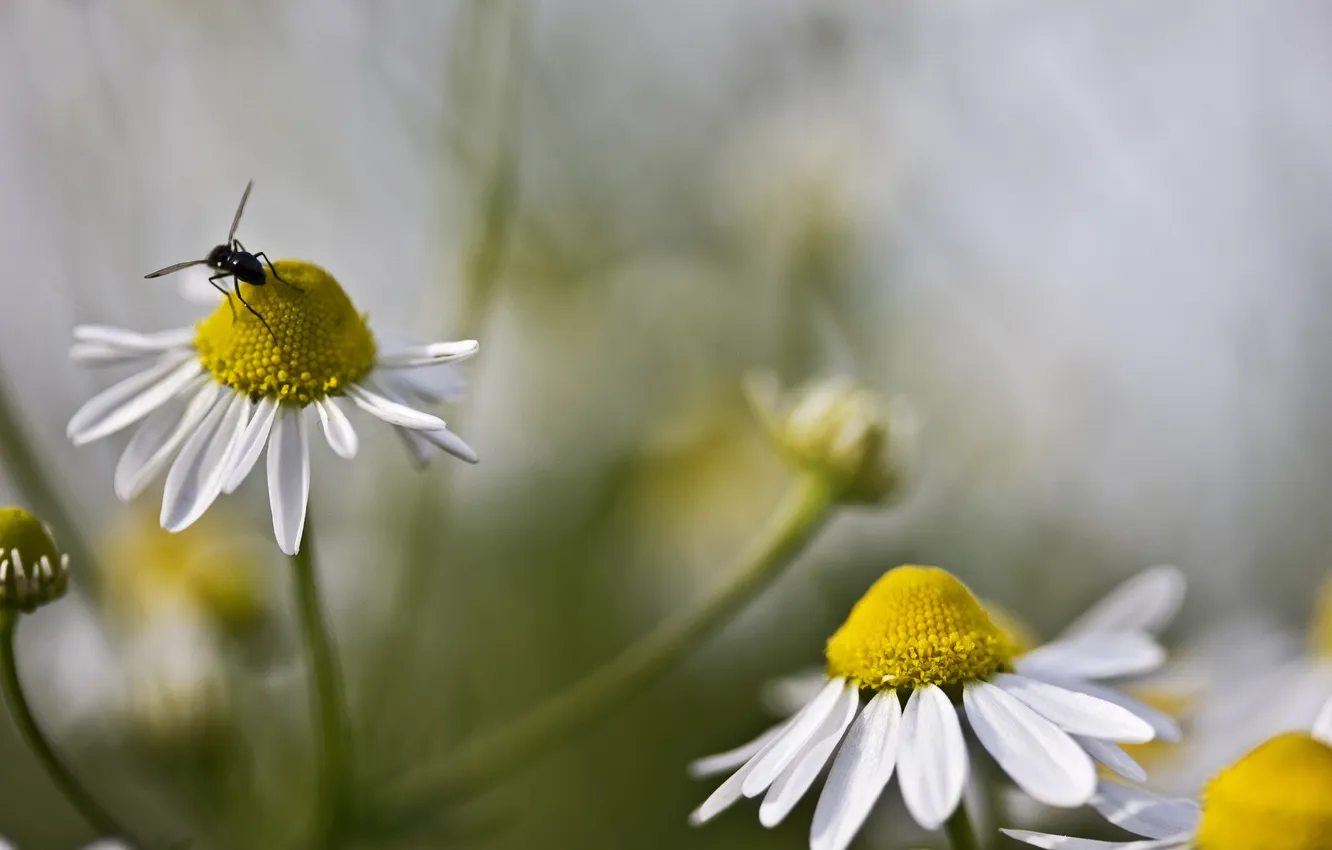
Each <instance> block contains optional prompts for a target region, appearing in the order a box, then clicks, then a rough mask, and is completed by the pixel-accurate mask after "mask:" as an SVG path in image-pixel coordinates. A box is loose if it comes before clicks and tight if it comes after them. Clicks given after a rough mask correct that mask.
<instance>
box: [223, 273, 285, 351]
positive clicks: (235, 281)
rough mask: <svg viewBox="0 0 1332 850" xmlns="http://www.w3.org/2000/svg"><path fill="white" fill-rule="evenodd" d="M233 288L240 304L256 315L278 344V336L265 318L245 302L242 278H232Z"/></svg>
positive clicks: (233, 276)
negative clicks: (242, 292) (241, 285)
mask: <svg viewBox="0 0 1332 850" xmlns="http://www.w3.org/2000/svg"><path fill="white" fill-rule="evenodd" d="M231 288H232V290H233V291H234V292H235V293H236V297H237V298H239V299H240V303H242V304H244V305H245V309H246V310H249V311H250V312H251V313H253V314H254V317H255V318H256V319H258V320H259V323H260V324H261V325H263V326H264V330H266V331H268V335H269V336H271V337H272V338H273V341H274V342H277V334H275V333H273V329H272V328H270V327H269V326H268V322H266V321H264V317H263V316H261V315H259V311H258V310H256V309H254V308H253V307H251V306H250V302H248V301H246V300H245V296H244V295H241V293H240V278H238V277H236V276H235V275H232V276H231Z"/></svg>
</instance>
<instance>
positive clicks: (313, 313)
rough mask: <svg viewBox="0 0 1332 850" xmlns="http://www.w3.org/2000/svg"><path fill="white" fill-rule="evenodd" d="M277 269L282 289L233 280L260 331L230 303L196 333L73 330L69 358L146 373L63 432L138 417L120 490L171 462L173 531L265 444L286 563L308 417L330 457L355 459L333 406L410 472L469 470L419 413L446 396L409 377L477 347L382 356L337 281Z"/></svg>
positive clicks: (306, 463)
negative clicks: (444, 465) (453, 464)
mask: <svg viewBox="0 0 1332 850" xmlns="http://www.w3.org/2000/svg"><path fill="white" fill-rule="evenodd" d="M275 269H276V272H277V275H278V277H280V280H279V279H278V278H275V277H274V275H273V272H271V271H270V272H269V277H268V280H267V282H266V284H265V285H264V286H258V287H256V286H251V285H250V284H240V286H241V287H242V291H243V292H244V295H245V300H246V301H247V302H248V303H249V305H250V307H252V308H253V309H254V311H256V312H257V313H258V314H259V315H261V316H263V317H264V318H263V320H262V321H261V320H260V319H259V318H258V317H256V316H255V315H254V313H251V312H250V310H248V309H245V308H243V307H239V306H237V305H236V304H234V303H233V302H232V301H231V299H230V298H229V299H228V300H227V302H224V303H222V304H220V305H219V306H218V308H217V310H216V311H215V312H214V313H213V314H212V315H211V316H209V317H208V318H206V319H204V320H203V321H201V322H199V323H198V324H197V325H195V326H192V327H186V328H179V329H175V330H168V331H161V332H158V333H152V334H144V333H136V332H134V331H128V330H123V329H120V328H112V327H107V326H103V325H82V326H80V327H77V328H75V329H74V345H73V347H72V349H71V351H70V356H71V358H72V359H73V360H74V361H75V362H78V363H82V364H85V365H106V364H115V363H136V364H144V363H146V364H149V365H147V368H145V369H144V370H143V371H141V372H139V373H137V374H135V375H132V376H131V377H129V378H126V379H125V380H123V381H121V382H120V383H118V384H115V385H114V386H112V387H110V388H109V389H107V390H104V391H103V392H101V393H100V394H98V395H97V396H94V397H93V398H92V399H91V400H90V401H88V402H87V403H86V404H84V405H83V406H82V407H81V408H80V409H79V410H78V411H77V412H76V413H75V414H74V416H73V417H72V418H71V419H70V422H69V426H68V428H67V433H68V435H69V437H70V439H71V440H72V441H73V442H74V444H75V445H83V444H85V443H89V442H92V441H93V440H97V439H101V438H102V437H106V436H109V435H111V434H114V433H116V432H118V431H120V430H122V429H124V428H126V427H128V426H130V425H133V424H135V423H136V422H140V421H141V420H142V424H141V425H140V426H139V428H138V430H137V431H136V432H135V434H134V436H133V437H132V438H131V439H130V441H129V444H128V445H127V446H126V448H125V450H124V452H123V453H122V454H121V456H120V461H119V463H118V464H117V465H116V471H115V478H114V485H115V492H116V495H117V496H118V497H119V498H121V499H122V500H126V501H128V500H129V499H132V498H133V497H134V496H136V495H137V494H139V493H140V492H142V491H143V490H144V488H146V487H147V486H148V484H149V483H150V482H151V481H152V480H153V479H154V478H155V477H156V476H157V475H158V474H159V473H160V472H161V471H162V470H163V469H166V468H167V467H168V464H169V465H170V469H169V471H168V472H167V478H166V486H165V490H164V493H163V499H162V514H161V523H162V527H163V528H165V529H167V530H168V531H179V530H180V529H182V528H186V527H187V526H189V525H190V524H191V523H193V522H194V521H195V520H197V519H198V518H199V517H200V516H202V515H203V513H204V512H205V511H206V510H207V509H208V507H209V506H210V505H211V504H212V503H213V501H214V500H215V499H216V498H217V497H218V495H220V494H221V493H230V492H232V491H233V490H235V489H236V488H237V487H239V486H240V484H241V483H242V481H244V479H245V477H246V476H247V475H248V474H249V472H250V470H251V469H252V468H253V467H254V464H255V463H256V462H257V461H258V459H259V455H260V453H261V452H262V451H263V450H264V448H265V447H267V449H268V491H269V503H270V506H271V508H272V514H273V531H274V535H275V537H276V538H277V542H278V546H279V548H281V549H282V551H283V552H284V553H286V554H288V555H291V554H294V553H295V552H296V551H297V550H298V549H299V548H300V542H301V536H302V534H303V532H304V527H305V514H306V505H307V502H308V500H309V493H310V454H309V442H308V435H307V424H306V418H305V416H304V412H305V409H306V408H307V407H311V406H313V407H314V408H315V411H316V412H317V413H318V415H319V422H320V425H321V427H322V429H323V432H324V437H325V438H326V439H327V441H328V444H329V446H330V448H332V449H333V451H334V452H335V453H336V454H338V455H339V456H341V457H344V458H351V457H353V456H354V455H355V454H356V451H357V448H358V440H357V436H356V432H355V430H354V429H353V428H352V425H351V422H350V421H349V420H348V419H347V415H346V413H344V412H343V410H342V407H341V404H340V402H339V397H340V396H346V397H347V398H350V399H351V400H352V402H353V403H354V404H355V405H356V406H357V407H360V408H361V409H362V410H364V411H366V412H368V413H370V414H372V415H374V416H376V417H378V418H380V419H382V420H384V421H385V422H388V423H389V424H391V425H393V426H394V428H395V430H396V431H397V432H398V433H399V434H400V435H401V436H402V438H403V440H404V441H405V442H406V443H407V445H408V448H409V449H410V450H411V452H412V454H413V456H414V458H415V459H416V460H417V461H418V462H424V461H425V460H426V459H427V458H428V457H429V455H430V454H431V453H432V452H434V451H435V450H443V451H445V452H448V453H449V454H452V455H454V456H455V457H458V458H460V459H462V460H465V461H468V462H470V463H475V462H476V460H477V456H476V453H475V452H474V451H472V449H471V447H470V446H468V445H467V444H466V443H465V442H463V441H462V440H461V439H460V438H459V437H457V436H456V435H454V434H453V433H452V432H450V431H448V430H447V428H446V427H445V424H444V421H443V420H442V419H440V418H438V417H436V416H434V415H431V414H429V413H424V412H422V411H420V410H418V409H417V408H418V407H419V406H421V405H423V404H426V403H431V402H438V401H442V400H445V398H446V397H447V395H448V393H447V392H445V393H441V392H440V391H439V389H438V388H437V387H436V386H435V385H433V384H432V383H431V382H430V381H428V380H424V379H423V378H422V377H420V376H419V375H417V374H415V373H414V370H418V369H420V368H422V367H429V366H438V365H440V364H445V363H449V362H454V361H458V360H462V359H465V358H468V357H471V356H472V355H473V354H475V353H476V352H477V350H478V346H477V343H476V342H475V341H473V340H464V341H461V342H440V343H433V344H430V345H423V346H416V347H408V348H403V349H400V350H395V351H389V352H381V351H379V350H378V348H377V346H376V342H375V339H374V337H373V336H372V334H371V332H370V329H369V327H368V325H367V323H366V320H365V317H364V316H363V315H361V314H359V313H357V312H356V310H355V308H354V307H353V306H352V303H351V301H350V299H348V297H347V295H346V293H345V292H344V291H343V290H342V287H341V286H340V285H339V284H338V282H337V281H336V280H334V278H333V277H332V276H331V275H329V274H328V273H327V272H325V271H324V270H323V269H321V268H319V267H318V266H315V265H313V264H311V263H306V262H302V261H299V260H279V261H278V262H277V263H276V264H275ZM233 308H234V309H233Z"/></svg>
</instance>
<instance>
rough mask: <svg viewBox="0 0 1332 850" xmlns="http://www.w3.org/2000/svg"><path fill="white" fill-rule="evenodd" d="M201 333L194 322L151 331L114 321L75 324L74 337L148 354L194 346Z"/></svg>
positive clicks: (112, 347) (115, 349)
mask: <svg viewBox="0 0 1332 850" xmlns="http://www.w3.org/2000/svg"><path fill="white" fill-rule="evenodd" d="M197 333H198V330H197V329H196V328H195V327H194V325H189V326H187V327H183V328H173V329H171V330H166V331H157V332H155V333H148V334H145V333H138V332H137V331H131V330H126V329H124V328H116V327H111V326H110V325H78V326H77V327H75V328H74V341H75V342H76V343H82V344H84V345H94V346H102V347H103V348H106V349H109V350H114V351H120V352H123V353H125V354H132V355H145V354H160V353H161V352H163V351H167V350H169V349H172V348H190V347H192V346H193V345H194V337H195V334H197Z"/></svg>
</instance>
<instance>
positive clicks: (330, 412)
mask: <svg viewBox="0 0 1332 850" xmlns="http://www.w3.org/2000/svg"><path fill="white" fill-rule="evenodd" d="M314 406H315V410H317V411H319V424H320V426H321V427H322V428H323V429H324V439H325V440H327V441H328V447H329V448H331V449H332V450H333V453H334V454H336V455H337V456H338V457H341V458H346V459H348V460H350V459H352V458H354V457H356V448H357V445H358V444H357V440H356V431H355V429H353V428H352V424H351V422H349V421H348V420H347V414H345V413H343V412H342V408H341V407H339V406H338V400H337V399H335V398H333V397H332V396H329V397H328V398H323V399H315V402H314Z"/></svg>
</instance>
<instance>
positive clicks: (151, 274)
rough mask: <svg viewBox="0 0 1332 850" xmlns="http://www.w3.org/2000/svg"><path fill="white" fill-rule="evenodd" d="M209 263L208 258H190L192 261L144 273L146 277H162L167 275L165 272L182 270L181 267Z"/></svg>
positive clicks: (186, 267)
mask: <svg viewBox="0 0 1332 850" xmlns="http://www.w3.org/2000/svg"><path fill="white" fill-rule="evenodd" d="M207 264H208V261H207V260H190V261H188V262H184V263H176V264H175V265H174V266H167V267H166V268H164V269H158V270H157V271H155V272H149V273H148V274H146V275H144V277H145V278H154V277H161V276H162V275H165V274H171V273H172V272H178V271H180V270H181V269H188V268H189V267H190V266H203V265H207Z"/></svg>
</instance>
